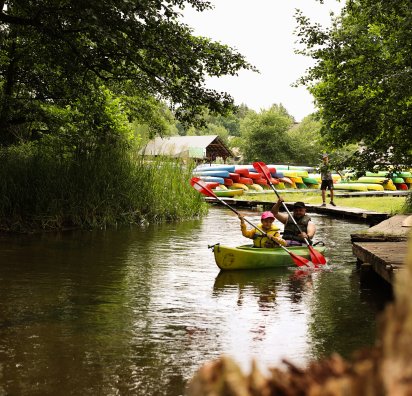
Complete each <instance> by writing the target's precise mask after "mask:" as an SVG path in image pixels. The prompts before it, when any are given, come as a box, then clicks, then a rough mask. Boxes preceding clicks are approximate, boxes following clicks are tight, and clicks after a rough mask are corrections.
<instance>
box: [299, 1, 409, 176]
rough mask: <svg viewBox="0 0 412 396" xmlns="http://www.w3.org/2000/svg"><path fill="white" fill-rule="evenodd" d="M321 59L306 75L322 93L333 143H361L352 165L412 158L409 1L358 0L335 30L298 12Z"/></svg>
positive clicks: (307, 45) (303, 34) (326, 130)
mask: <svg viewBox="0 0 412 396" xmlns="http://www.w3.org/2000/svg"><path fill="white" fill-rule="evenodd" d="M297 21H298V29H297V34H298V37H299V38H300V44H302V45H303V46H304V49H303V50H299V51H298V52H300V53H303V54H305V55H308V56H310V57H312V58H313V59H315V60H316V65H315V66H314V67H312V68H311V69H310V70H309V72H308V73H307V74H306V76H304V77H302V78H301V80H300V81H299V82H300V83H301V84H304V85H306V86H307V87H308V88H309V91H310V92H311V93H312V95H313V96H314V98H315V102H316V104H317V107H318V108H319V113H318V116H319V118H320V119H321V121H322V125H323V127H322V134H323V135H324V138H325V141H326V142H327V143H328V144H329V145H330V146H331V147H343V146H345V145H346V144H350V143H358V144H359V150H358V151H357V152H356V153H355V154H354V155H353V156H351V157H349V158H347V159H346V164H347V165H353V166H355V167H358V168H363V169H373V168H374V166H379V167H382V168H384V167H385V166H389V165H395V166H399V167H402V166H405V165H411V164H412V131H411V129H412V112H411V106H412V84H411V82H412V62H411V60H412V51H411V49H412V48H411V47H412V8H411V7H410V2H409V1H408V0H377V1H376V0H375V1H372V0H350V1H348V2H347V4H346V7H345V8H344V9H343V11H342V14H341V15H340V17H337V18H335V19H334V23H333V25H332V27H331V28H330V29H326V30H325V29H322V28H321V27H320V26H319V25H313V24H311V22H310V21H309V20H308V18H306V17H305V16H304V15H303V14H302V13H301V12H298V13H297Z"/></svg>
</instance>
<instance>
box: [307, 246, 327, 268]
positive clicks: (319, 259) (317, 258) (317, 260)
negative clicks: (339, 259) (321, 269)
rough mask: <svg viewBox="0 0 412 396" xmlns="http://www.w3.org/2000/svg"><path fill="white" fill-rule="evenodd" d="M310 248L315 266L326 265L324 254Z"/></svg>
mask: <svg viewBox="0 0 412 396" xmlns="http://www.w3.org/2000/svg"><path fill="white" fill-rule="evenodd" d="M308 248H309V253H310V259H311V260H312V263H313V264H315V265H316V264H326V259H325V256H323V255H322V253H320V252H318V251H317V250H316V249H314V248H313V247H312V246H310V245H308Z"/></svg>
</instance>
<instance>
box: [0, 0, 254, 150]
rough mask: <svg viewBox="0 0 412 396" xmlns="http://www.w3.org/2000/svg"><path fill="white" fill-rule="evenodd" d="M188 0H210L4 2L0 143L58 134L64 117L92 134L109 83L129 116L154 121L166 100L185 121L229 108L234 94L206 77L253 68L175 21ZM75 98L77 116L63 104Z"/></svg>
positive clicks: (194, 2)
mask: <svg viewBox="0 0 412 396" xmlns="http://www.w3.org/2000/svg"><path fill="white" fill-rule="evenodd" d="M185 6H192V7H195V8H196V9H197V10H199V11H201V10H204V9H207V8H209V7H210V4H209V2H208V1H202V0H186V1H180V0H163V1H154V0H150V1H145V2H141V1H132V0H116V1H113V0H109V1H101V2H99V1H97V2H96V1H90V0H86V1H82V2H77V1H69V2H68V1H64V0H53V1H50V0H39V1H35V2H33V1H30V0H3V1H0V24H1V25H0V47H1V50H0V145H3V146H7V145H10V144H14V143H16V142H21V141H27V140H33V139H39V138H40V137H41V136H43V135H44V134H50V133H55V134H57V133H60V132H61V128H63V129H64V126H65V125H66V123H67V121H70V122H72V123H75V124H76V127H77V128H79V129H80V132H81V133H82V134H86V133H96V131H95V130H94V129H92V130H90V129H89V130H87V131H86V130H85V128H84V124H88V125H90V124H92V125H100V117H101V112H102V106H104V105H105V104H104V98H103V99H102V97H101V96H102V95H101V91H102V90H103V91H104V90H107V89H108V90H110V91H111V92H112V93H113V95H114V96H115V97H117V98H118V99H119V100H121V101H122V103H123V104H126V105H127V106H126V107H127V111H125V114H126V115H127V117H128V119H129V120H132V119H133V118H134V117H137V118H139V119H142V120H143V121H145V122H147V123H149V124H150V123H153V120H154V119H156V116H157V115H158V114H157V113H158V107H157V105H156V103H154V102H157V101H158V100H162V99H163V100H167V101H168V103H169V104H170V106H172V107H174V110H175V114H176V116H177V117H178V118H179V119H181V120H184V121H188V120H190V121H191V122H194V121H195V119H196V115H198V114H199V113H201V111H203V108H204V107H207V108H209V109H210V110H211V111H213V112H225V111H226V110H227V109H229V108H230V107H231V106H232V99H231V98H230V97H229V96H228V95H227V94H225V93H218V92H215V91H213V90H208V89H206V88H205V87H204V84H203V83H204V78H205V76H206V75H211V76H220V75H225V74H236V72H237V71H238V70H239V69H242V68H252V67H251V66H250V65H249V64H248V63H247V62H246V61H245V59H244V58H243V56H242V55H240V54H239V53H238V52H236V51H234V50H233V49H231V48H229V47H227V46H225V45H223V44H220V43H217V42H213V41H211V40H209V39H206V38H203V37H196V36H194V35H192V31H191V29H190V28H189V27H188V26H187V25H185V24H183V23H181V22H180V21H179V15H180V14H179V11H180V10H181V9H182V8H184V7H185ZM154 98H156V100H154ZM84 102H87V103H88V104H90V106H89V108H87V111H85V110H84V109H83V104H84ZM73 106H74V111H75V113H76V114H75V115H73V113H72V112H70V111H69V112H67V109H69V110H72V109H73ZM59 112H63V113H64V112H66V114H65V118H64V119H60V118H59V117H56V113H59ZM58 121H60V122H58ZM100 132H103V133H107V132H108V131H107V129H104V130H103V131H100Z"/></svg>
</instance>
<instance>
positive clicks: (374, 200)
mask: <svg viewBox="0 0 412 396" xmlns="http://www.w3.org/2000/svg"><path fill="white" fill-rule="evenodd" d="M279 194H280V195H281V196H282V198H283V199H284V200H285V201H286V202H295V201H303V202H306V203H308V204H312V205H320V204H321V203H322V197H321V193H320V191H317V192H300V191H297V192H282V191H279ZM242 199H247V200H258V201H268V202H275V201H276V200H277V197H276V196H275V194H274V193H273V194H272V193H268V194H260V195H244V196H243V197H242ZM329 201H330V199H329V198H328V199H327V201H326V202H327V203H329ZM406 202H407V198H406V197H391V196H388V197H371V196H370V197H350V198H346V197H336V198H335V203H336V204H337V205H340V206H347V207H352V208H361V209H367V210H373V211H376V212H381V213H390V214H396V213H403V212H404V211H409V212H411V211H412V210H411V209H410V208H409V209H406V208H405V203H406Z"/></svg>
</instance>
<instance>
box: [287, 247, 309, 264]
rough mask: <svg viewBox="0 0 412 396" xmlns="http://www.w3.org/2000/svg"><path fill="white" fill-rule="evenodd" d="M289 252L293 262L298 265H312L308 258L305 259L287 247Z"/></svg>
mask: <svg viewBox="0 0 412 396" xmlns="http://www.w3.org/2000/svg"><path fill="white" fill-rule="evenodd" d="M285 250H286V251H287V252H288V253H289V254H290V257H292V260H293V262H294V263H295V264H296V265H297V266H298V267H310V266H311V265H310V264H309V263H310V261H309V260H308V259H305V258H304V257H301V256H298V255H297V254H295V253H293V252H291V251H290V250H288V249H285Z"/></svg>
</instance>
